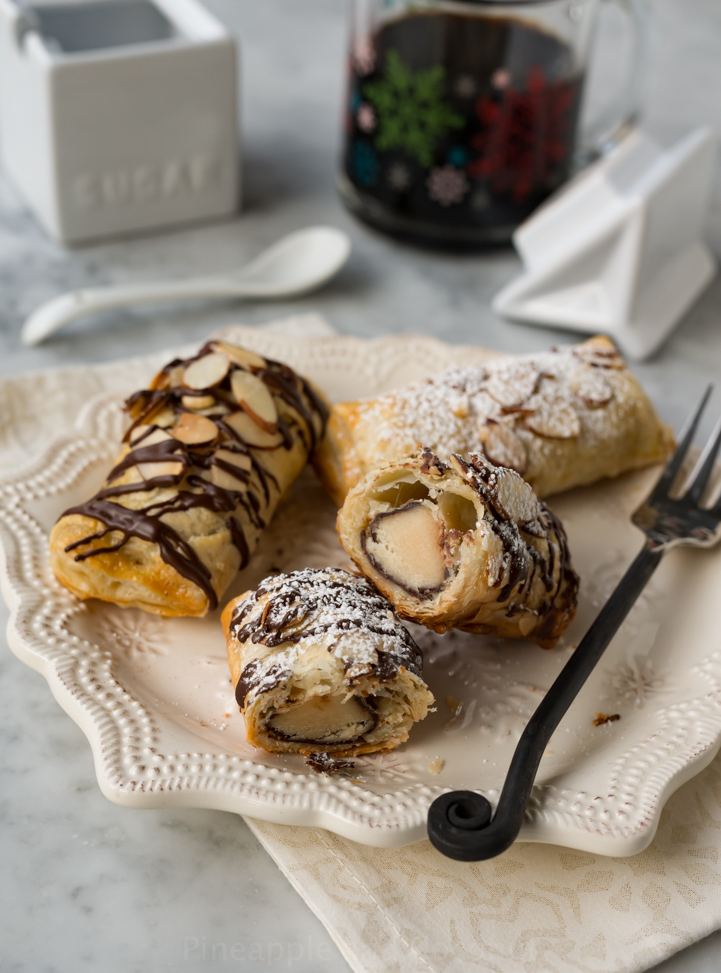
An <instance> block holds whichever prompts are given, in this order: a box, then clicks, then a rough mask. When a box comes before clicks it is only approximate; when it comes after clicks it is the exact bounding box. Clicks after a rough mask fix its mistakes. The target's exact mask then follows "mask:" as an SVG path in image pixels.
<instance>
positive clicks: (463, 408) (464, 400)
mask: <svg viewBox="0 0 721 973" xmlns="http://www.w3.org/2000/svg"><path fill="white" fill-rule="evenodd" d="M448 407H449V408H450V410H451V412H452V413H453V415H454V416H455V417H456V418H457V419H467V418H468V414H469V412H470V411H471V404H470V401H469V399H468V396H467V395H466V393H465V392H460V393H458V394H457V395H454V396H451V398H450V400H449V403H448Z"/></svg>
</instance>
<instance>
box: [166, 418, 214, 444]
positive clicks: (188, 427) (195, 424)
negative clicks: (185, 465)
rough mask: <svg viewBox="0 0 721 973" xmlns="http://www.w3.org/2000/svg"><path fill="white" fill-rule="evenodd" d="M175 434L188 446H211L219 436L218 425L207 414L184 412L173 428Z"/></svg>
mask: <svg viewBox="0 0 721 973" xmlns="http://www.w3.org/2000/svg"><path fill="white" fill-rule="evenodd" d="M173 436H174V437H175V439H179V440H180V442H181V443H185V444H186V445H188V446H209V445H210V443H214V442H215V440H216V439H217V438H218V427H217V426H216V424H215V423H214V422H213V421H212V420H211V419H206V418H205V416H199V415H197V414H196V413H195V412H184V413H183V414H182V416H181V417H180V420H179V421H178V424H177V425H176V426H175V428H174V429H173Z"/></svg>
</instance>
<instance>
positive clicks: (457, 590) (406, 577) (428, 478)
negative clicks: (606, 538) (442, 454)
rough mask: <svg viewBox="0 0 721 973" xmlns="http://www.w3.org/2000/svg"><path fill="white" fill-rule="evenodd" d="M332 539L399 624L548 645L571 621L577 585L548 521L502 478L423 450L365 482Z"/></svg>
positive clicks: (483, 465) (477, 463) (560, 534)
mask: <svg viewBox="0 0 721 973" xmlns="http://www.w3.org/2000/svg"><path fill="white" fill-rule="evenodd" d="M338 535H339V537H340V541H341V544H342V545H343V547H344V548H345V550H346V552H347V553H348V554H349V555H350V556H351V558H352V559H353V560H354V561H355V563H356V565H357V566H358V568H359V569H360V570H361V571H362V573H363V574H364V575H365V576H366V577H367V578H369V579H370V581H372V582H373V584H374V585H376V587H377V588H378V589H379V590H380V591H381V592H383V594H384V595H385V596H386V597H387V598H388V599H389V601H391V602H392V603H393V606H394V607H395V609H396V611H397V612H398V614H399V616H400V617H401V618H404V619H408V620H410V621H414V622H420V623H421V624H423V625H426V626H428V627H429V628H432V629H434V630H435V631H437V632H445V631H447V630H448V629H451V628H461V629H464V630H465V631H469V632H480V633H483V634H486V635H498V636H502V637H505V638H526V639H530V640H532V641H534V642H536V643H538V644H539V645H541V646H543V647H544V648H550V647H551V646H553V645H554V644H555V642H556V640H557V639H558V637H559V636H560V635H561V633H562V632H563V631H564V629H565V628H566V627H567V626H568V625H569V624H570V622H571V621H572V620H573V617H574V615H575V612H576V596H577V592H578V577H577V575H576V573H575V571H574V570H573V566H572V564H571V558H570V554H569V551H568V545H567V542H566V535H565V532H564V530H563V527H562V525H561V523H560V522H559V520H558V518H557V517H556V516H555V515H554V514H553V513H552V512H551V510H549V508H548V507H547V506H546V504H545V503H543V502H542V501H540V500H538V498H537V497H536V495H535V493H534V492H533V489H532V488H531V487H530V486H529V485H528V483H526V482H525V481H524V480H523V479H522V478H521V477H520V476H519V475H518V474H517V473H515V472H514V471H513V470H509V469H504V468H499V467H495V466H493V465H492V464H491V463H489V461H488V460H487V459H486V458H485V457H483V456H481V455H480V454H471V455H470V456H468V457H466V458H461V457H460V456H458V455H455V454H454V455H452V456H451V457H450V459H449V461H448V462H447V463H446V462H443V461H442V460H440V459H439V458H438V457H437V456H435V455H434V454H433V453H432V452H431V451H430V450H425V451H424V452H419V453H416V454H414V455H412V456H410V457H407V458H406V459H401V460H394V461H391V462H387V463H384V464H383V465H382V466H380V467H378V468H377V469H375V470H372V471H371V472H370V473H368V474H367V475H366V476H365V477H364V478H363V480H361V482H360V483H358V484H357V485H356V486H355V487H353V489H352V490H351V491H350V492H349V494H348V496H347V497H346V499H345V503H344V505H343V507H342V508H341V510H340V511H339V513H338Z"/></svg>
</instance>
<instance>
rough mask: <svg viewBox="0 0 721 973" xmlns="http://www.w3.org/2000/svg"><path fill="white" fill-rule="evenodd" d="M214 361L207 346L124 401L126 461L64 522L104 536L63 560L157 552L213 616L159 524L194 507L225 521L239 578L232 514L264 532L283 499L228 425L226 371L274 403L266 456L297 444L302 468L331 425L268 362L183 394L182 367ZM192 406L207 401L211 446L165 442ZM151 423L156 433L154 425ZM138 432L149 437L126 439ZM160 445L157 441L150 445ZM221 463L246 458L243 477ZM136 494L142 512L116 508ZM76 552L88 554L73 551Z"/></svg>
mask: <svg viewBox="0 0 721 973" xmlns="http://www.w3.org/2000/svg"><path fill="white" fill-rule="evenodd" d="M226 347H228V346H226ZM219 351H221V353H222V346H221V345H219V344H217V343H214V342H210V343H208V344H206V345H205V346H204V347H203V348H201V349H200V351H199V353H198V355H196V356H195V357H194V358H190V359H187V360H185V361H183V360H181V359H175V360H173V361H172V362H170V363H168V365H166V366H165V368H163V370H162V371H161V372H160V373H159V374H158V376H156V378H155V380H154V382H153V386H152V387H151V388H150V389H144V390H141V391H139V392H135V393H134V394H133V395H131V396H130V397H129V398H128V399H127V401H126V403H125V408H126V410H127V411H128V412H129V413H130V416H131V418H132V419H133V422H132V424H131V426H130V428H129V429H128V431H127V432H126V434H125V437H124V441H125V442H129V443H130V445H129V447H128V452H127V453H126V454H125V455H124V456H123V457H122V458H121V459H120V460H119V461H118V462H117V463H116V465H115V466H114V467H113V469H112V470H111V472H110V474H109V475H108V478H107V481H106V483H105V486H104V487H103V488H102V489H101V490H100V491H99V492H98V493H97V494H96V495H95V496H94V497H92V498H91V499H90V500H88V501H87V502H85V503H82V504H79V505H78V506H75V507H72V508H71V509H70V510H67V511H65V513H64V514H63V516H68V515H70V514H80V515H82V516H85V517H88V518H90V519H92V520H95V521H98V522H99V523H100V524H102V525H103V528H104V529H102V530H99V531H97V532H96V533H93V534H90V535H88V536H87V537H84V538H82V539H80V540H77V541H75V542H74V543H72V544H69V545H68V546H67V547H66V548H65V550H66V551H67V552H68V553H70V552H73V551H78V553H76V554H75V560H76V561H84V560H86V559H88V558H91V557H95V556H97V555H100V554H107V553H112V552H115V551H119V550H120V549H121V548H122V547H123V546H124V545H125V544H126V543H127V542H128V540H129V539H130V538H131V537H135V538H139V539H140V540H143V541H147V542H148V543H152V544H156V545H157V546H158V550H159V553H160V556H161V557H162V559H163V561H164V562H165V563H166V564H169V565H170V566H171V567H173V568H174V569H175V570H176V571H177V572H178V573H179V574H180V575H181V576H182V577H184V578H187V579H188V580H189V581H191V582H192V583H193V584H195V585H197V587H199V588H200V589H201V590H202V591H203V593H204V594H205V595H206V597H207V599H208V608H209V610H211V611H212V610H213V609H214V608H216V607H217V604H218V598H217V594H216V592H215V590H214V589H213V585H212V576H211V573H210V571H209V569H208V568H207V567H206V565H205V564H204V563H203V562H202V560H201V559H200V557H199V556H198V554H197V553H196V551H195V550H194V548H193V547H192V545H191V544H190V543H189V542H188V541H186V540H184V539H183V537H181V535H180V534H179V533H178V531H177V530H176V529H174V528H173V527H171V526H170V524H168V523H167V522H166V521H165V520H164V519H163V518H164V517H166V516H167V515H169V514H174V513H179V512H184V511H188V510H191V509H193V508H197V507H202V508H205V509H207V510H210V511H213V512H215V513H218V514H222V515H227V516H224V519H225V521H226V525H227V527H228V529H229V531H230V534H231V538H232V541H233V544H234V545H235V547H236V548H237V550H238V552H239V554H240V568H241V569H242V568H244V567H245V566H246V565H247V563H248V561H249V559H250V555H251V553H252V548H253V546H254V541H255V538H253V539H252V540H251V539H249V538H248V537H247V536H246V533H245V530H244V528H243V525H242V523H241V520H240V519H239V518H238V516H237V513H238V512H239V511H240V510H243V511H244V512H245V514H246V516H247V520H248V521H249V522H250V525H251V526H252V528H253V529H254V530H255V531H261V530H262V529H263V528H264V527H265V526H266V522H267V520H266V517H265V516H264V512H265V511H266V509H267V508H268V507H269V506H270V504H271V502H272V500H273V499H274V498H276V499H277V497H278V496H279V494H280V493H281V485H280V484H279V482H278V478H277V477H276V476H275V475H274V474H273V473H272V472H271V470H269V469H268V468H267V466H266V465H265V464H264V463H263V456H264V454H265V453H267V452H269V449H268V447H265V448H261V447H257V448H256V447H254V446H253V444H252V443H249V442H245V440H244V439H243V437H242V436H241V435H240V434H239V433H238V432H237V431H236V430H235V429H234V428H232V427H231V426H230V424H229V423H228V422H227V420H228V418H229V417H230V416H232V415H233V414H234V413H237V412H239V411H241V408H242V407H241V405H240V404H239V403H238V402H237V401H236V400H235V398H234V396H233V394H232V391H231V375H232V373H233V371H235V370H238V369H240V370H246V371H248V370H249V371H251V372H253V373H254V374H255V375H256V376H257V377H258V378H259V379H260V380H261V381H262V382H264V384H265V385H266V386H267V388H268V389H269V390H270V392H271V393H272V394H273V395H274V397H275V402H276V406H277V407H278V409H279V414H278V430H279V433H280V435H281V442H280V444H279V445H278V446H277V447H272V449H283V450H286V451H289V450H291V449H293V448H294V446H295V445H296V444H297V443H301V444H302V446H303V448H304V450H305V452H306V458H307V454H308V453H309V452H310V450H311V449H312V448H313V447H314V446H315V444H316V443H317V442H318V439H319V437H320V436H321V435H322V432H323V429H324V427H325V422H326V419H327V415H328V412H327V409H326V407H325V404H324V403H323V402H322V401H321V400H320V398H319V397H318V396H317V394H316V393H315V392H314V390H313V389H312V388H311V386H310V385H309V384H308V383H307V382H305V380H304V379H301V378H300V376H298V375H296V374H295V372H294V371H293V370H292V369H290V368H289V367H288V366H287V365H283V364H281V363H279V362H273V361H267V360H265V364H264V366H263V367H260V366H257V367H255V366H254V365H253V363H251V364H250V365H249V366H247V367H246V366H245V365H243V364H241V363H240V361H236V360H235V359H234V358H233V357H232V354H229V355H228V356H227V357H228V358H229V368H228V372H227V374H226V375H225V377H224V378H223V380H222V381H221V382H220V383H219V384H218V385H216V386H214V387H212V388H207V389H195V388H188V387H186V386H184V385H183V384H182V379H183V373H184V372H185V370H186V369H187V368H188V366H189V365H191V364H192V363H193V362H196V361H198V360H199V359H200V358H202V357H204V356H205V355H208V354H213V353H216V354H217V353H218V352H219ZM229 351H232V348H229ZM258 360H259V361H260V359H258ZM198 398H203V399H205V398H212V400H213V403H214V404H213V406H211V407H210V408H209V409H204V410H202V412H200V414H201V415H203V416H205V417H207V419H210V420H211V421H212V422H213V423H214V424H215V426H216V429H217V435H216V437H215V440H214V442H213V443H212V444H207V443H202V444H199V445H197V446H193V445H188V444H186V443H185V442H181V441H180V439H175V438H174V437H173V435H172V433H173V430H174V428H175V426H176V425H177V424H178V422H179V420H180V418H181V416H183V415H184V414H187V413H190V414H194V413H195V410H193V409H191V408H188V405H189V404H191V405H192V401H191V402H190V403H189V402H188V400H189V399H190V400H192V399H198ZM153 420H156V422H157V423H159V424H154V423H153ZM144 425H148V428H147V429H143V430H142V431H140V432H139V433H138V434H137V435H136V436H133V434H134V432H135V431H136V430H138V428H139V427H140V426H144ZM151 437H152V439H153V441H150V440H151ZM159 437H164V438H162V439H161V441H157V440H158V438H159ZM219 449H222V450H223V456H219V455H218V451H219ZM228 454H235V455H237V456H239V457H248V460H249V468H248V469H245V468H243V465H244V463H248V460H245V461H244V463H241V464H240V465H239V466H236V465H234V464H233V462H232V461H231V460H230V458H229V456H228ZM156 464H163V465H164V466H165V469H164V468H163V465H161V466H157V467H156V470H152V469H151V470H150V474H151V475H149V476H147V477H145V478H143V479H141V480H140V481H139V482H124V483H118V482H116V481H118V480H119V479H121V478H122V477H123V475H124V474H127V473H128V472H129V471H130V470H132V469H133V468H136V469H138V468H140V470H141V476H142V471H143V469H145V470H147V468H148V467H149V466H151V465H156ZM214 467H217V468H218V470H219V471H222V473H223V474H226V477H225V480H224V481H223V485H222V486H220V485H218V483H215V482H213V472H212V471H213V468H214ZM204 474H205V475H204ZM231 477H232V479H233V480H236V481H237V483H238V486H237V489H236V488H233V487H229V486H228V485H227V482H228V479H229V478H231ZM159 490H163V491H168V490H170V491H172V493H171V495H170V496H166V497H163V496H162V494H161V495H160V497H159V496H158V494H157V492H156V491H159ZM142 494H150V496H148V502H147V503H146V504H145V505H144V506H142V507H140V508H139V509H135V508H134V507H131V506H125V505H124V504H123V503H121V502H120V500H121V498H124V497H128V496H132V495H135V496H138V495H142ZM108 534H115V536H114V537H113V538H112V543H109V544H107V545H105V546H92V547H88V545H90V544H92V542H94V541H97V540H100V539H101V538H103V537H105V536H106V535H108ZM82 548H87V549H86V550H80V549H82Z"/></svg>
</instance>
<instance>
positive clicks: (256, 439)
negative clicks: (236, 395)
mask: <svg viewBox="0 0 721 973" xmlns="http://www.w3.org/2000/svg"><path fill="white" fill-rule="evenodd" d="M224 421H225V423H226V424H227V425H228V426H230V428H231V429H232V430H233V432H235V433H237V434H238V435H239V436H240V438H241V439H242V440H243V442H244V443H247V444H248V446H255V447H256V448H257V449H275V448H276V447H277V446H280V444H281V443H282V442H283V437H282V436H281V434H280V433H279V432H266V430H265V429H263V428H262V427H261V426H259V425H258V423H257V422H255V421H254V420H253V419H251V417H250V415H249V414H248V413H247V412H234V413H233V414H232V415H230V416H228V417H227V418H226V419H225V420H224Z"/></svg>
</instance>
